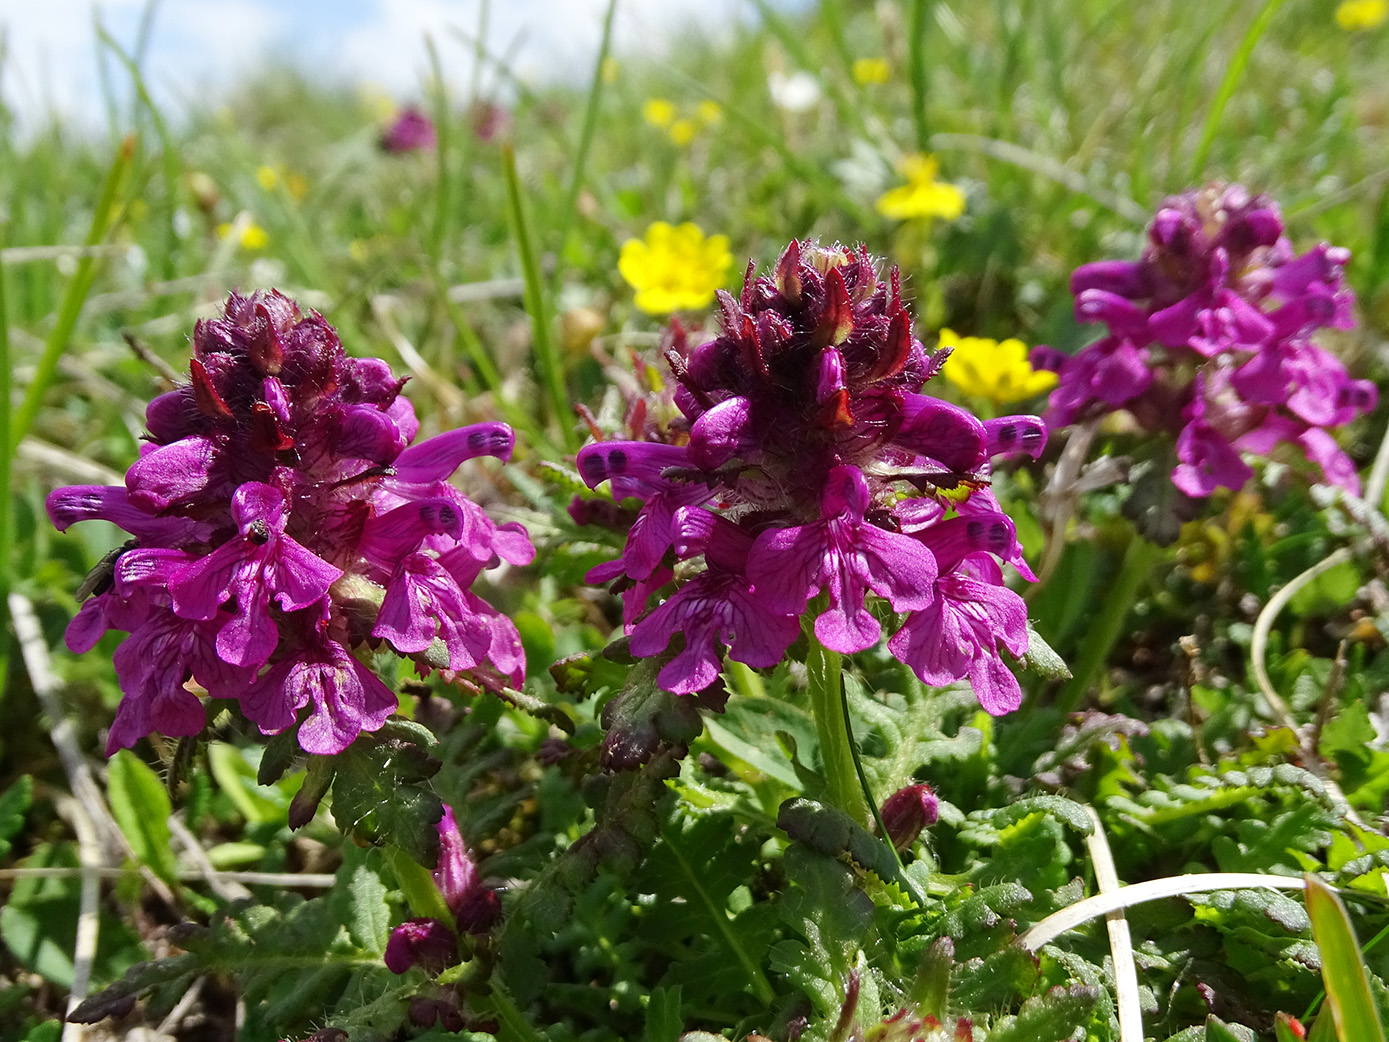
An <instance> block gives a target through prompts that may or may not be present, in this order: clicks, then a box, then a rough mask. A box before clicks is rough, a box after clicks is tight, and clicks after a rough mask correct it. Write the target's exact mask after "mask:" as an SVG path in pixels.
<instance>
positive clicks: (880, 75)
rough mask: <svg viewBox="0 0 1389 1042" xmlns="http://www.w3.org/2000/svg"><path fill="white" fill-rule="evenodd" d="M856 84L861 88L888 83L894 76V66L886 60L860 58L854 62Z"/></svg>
mask: <svg viewBox="0 0 1389 1042" xmlns="http://www.w3.org/2000/svg"><path fill="white" fill-rule="evenodd" d="M853 72H854V82H855V83H857V84H858V85H859V86H860V87H867V86H871V85H872V84H875V83H886V82H887V81H888V78H889V77H890V76H891V75H892V66H890V65H888V63H887V59H886V58H860V59H859V60H858V61H856V62H854V69H853Z"/></svg>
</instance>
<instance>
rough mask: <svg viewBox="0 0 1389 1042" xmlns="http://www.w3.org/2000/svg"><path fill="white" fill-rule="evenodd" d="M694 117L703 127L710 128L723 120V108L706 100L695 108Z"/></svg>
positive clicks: (715, 102)
mask: <svg viewBox="0 0 1389 1042" xmlns="http://www.w3.org/2000/svg"><path fill="white" fill-rule="evenodd" d="M695 115H696V116H697V117H698V118H699V121H700V122H701V123H703V124H704V125H705V126H710V127H712V126H713V125H714V124H716V123H719V122H721V121H722V120H723V106H722V105H720V104H719V103H718V102H717V101H710V100H709V99H708V98H706V99H704V100H703V101H701V102H700V103H699V104H698V105H696V106H695Z"/></svg>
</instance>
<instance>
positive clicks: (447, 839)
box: [385, 806, 502, 973]
mask: <svg viewBox="0 0 1389 1042" xmlns="http://www.w3.org/2000/svg"><path fill="white" fill-rule="evenodd" d="M436 827H437V828H438V830H439V861H438V864H437V865H436V866H435V868H434V885H435V886H437V887H438V888H439V893H440V894H441V895H442V896H443V898H444V904H446V905H447V906H448V910H449V911H450V912H452V913H453V925H450V924H448V923H445V922H441V921H440V920H438V919H432V918H427V917H426V918H422V919H407V920H406V921H405V922H403V923H401V924H400V925H399V926H397V927H396V928H395V929H394V930H392V931H391V936H390V939H389V940H387V942H386V951H385V963H386V968H387V969H389V970H390V971H391V972H392V973H404V972H405V971H406V970H408V969H410V967H412V966H415V965H417V964H418V965H421V966H423V967H425V968H426V969H428V970H431V971H432V972H434V973H438V972H439V971H440V970H443V969H446V968H447V967H449V966H452V965H454V964H455V963H457V962H458V934H459V933H460V932H461V933H471V934H483V933H486V932H487V931H488V930H490V929H491V928H492V927H493V925H495V924H496V922H497V920H498V918H500V916H501V911H502V908H501V901H500V900H499V899H498V897H497V893H496V891H495V890H492V889H491V888H489V887H487V886H486V885H484V884H483V882H482V877H481V876H480V875H479V873H478V870H477V864H476V863H475V862H474V861H473V858H472V855H471V854H470V853H469V852H468V848H467V846H466V845H465V844H464V843H463V835H462V833H460V832H459V831H458V822H457V821H456V820H455V819H454V816H453V808H452V807H447V806H446V807H445V808H444V816H443V817H442V818H441V819H440V820H439V823H438V825H437V826H436Z"/></svg>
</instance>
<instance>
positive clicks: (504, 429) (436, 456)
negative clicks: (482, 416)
mask: <svg viewBox="0 0 1389 1042" xmlns="http://www.w3.org/2000/svg"><path fill="white" fill-rule="evenodd" d="M515 441H516V438H515V435H513V434H512V432H511V428H510V427H508V426H507V425H506V424H504V423H475V424H473V425H471V426H469V427H459V428H458V429H456V430H451V431H446V432H445V433H443V434H438V435H435V436H434V437H432V438H427V439H426V440H424V441H422V442H419V443H417V444H415V445H411V446H410V447H409V448H408V449H406V450H405V451H403V452H402V453H401V454H400V455H399V456H397V457H396V459H395V464H394V466H395V472H396V477H397V478H398V479H399V480H400V481H404V482H407V483H411V484H426V483H433V482H436V481H446V480H447V479H448V477H449V475H450V474H452V473H453V472H454V471H455V470H457V469H458V467H459V465H460V464H462V463H463V462H464V461H465V460H470V459H474V458H476V457H478V456H497V457H499V458H501V459H503V460H507V459H510V458H511V449H512V446H513V445H514V444H515Z"/></svg>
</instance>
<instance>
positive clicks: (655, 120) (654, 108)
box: [641, 98, 675, 130]
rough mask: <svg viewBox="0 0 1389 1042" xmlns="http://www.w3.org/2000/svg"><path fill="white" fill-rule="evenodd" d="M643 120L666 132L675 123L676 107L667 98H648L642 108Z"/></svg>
mask: <svg viewBox="0 0 1389 1042" xmlns="http://www.w3.org/2000/svg"><path fill="white" fill-rule="evenodd" d="M641 118H642V119H644V120H646V122H648V123H650V124H651V125H652V126H653V127H656V128H658V129H660V130H664V129H665V128H666V127H668V126H670V125H671V124H672V123H673V122H675V106H674V105H673V104H672V103H671V102H669V101H667V100H666V99H665V98H647V99H646V102H645V104H643V105H642V107H641Z"/></svg>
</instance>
